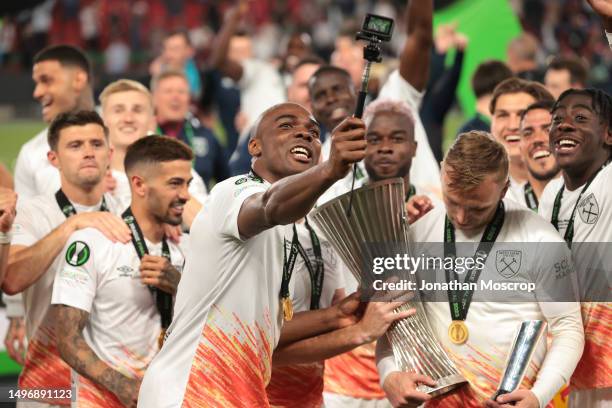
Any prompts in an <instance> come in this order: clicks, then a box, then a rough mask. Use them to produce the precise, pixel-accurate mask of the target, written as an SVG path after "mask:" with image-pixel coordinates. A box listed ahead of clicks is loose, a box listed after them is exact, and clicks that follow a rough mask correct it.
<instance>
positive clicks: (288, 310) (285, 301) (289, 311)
mask: <svg viewBox="0 0 612 408" xmlns="http://www.w3.org/2000/svg"><path fill="white" fill-rule="evenodd" d="M281 304H282V305H283V316H284V317H285V320H286V321H289V320H291V319H293V303H292V302H291V299H290V298H289V297H288V296H287V297H284V298H282V299H281Z"/></svg>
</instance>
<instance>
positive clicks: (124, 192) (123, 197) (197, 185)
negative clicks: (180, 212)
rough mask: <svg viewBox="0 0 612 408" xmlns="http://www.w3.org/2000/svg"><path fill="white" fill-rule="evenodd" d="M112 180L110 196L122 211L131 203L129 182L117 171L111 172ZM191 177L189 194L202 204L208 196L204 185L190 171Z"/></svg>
mask: <svg viewBox="0 0 612 408" xmlns="http://www.w3.org/2000/svg"><path fill="white" fill-rule="evenodd" d="M112 173H113V178H114V179H115V182H116V183H117V184H116V186H115V189H114V190H113V191H112V192H111V194H112V196H113V197H114V198H115V200H117V201H118V202H119V204H120V207H121V208H123V209H124V210H125V209H126V208H128V207H129V206H130V203H131V202H132V190H131V189H130V180H129V179H128V176H127V174H126V173H125V172H123V171H119V170H112ZM191 176H192V177H193V180H191V183H190V184H189V194H191V196H192V197H193V198H195V199H196V200H198V201H199V202H200V203H203V202H204V199H205V198H206V196H207V195H208V192H207V191H206V185H205V184H204V180H202V177H200V175H199V174H198V173H197V172H196V171H195V170H194V169H191Z"/></svg>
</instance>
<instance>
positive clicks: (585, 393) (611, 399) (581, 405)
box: [568, 388, 612, 408]
mask: <svg viewBox="0 0 612 408" xmlns="http://www.w3.org/2000/svg"><path fill="white" fill-rule="evenodd" d="M568 406H569V408H612V388H595V389H592V390H577V389H575V388H572V390H571V392H570V394H569V399H568Z"/></svg>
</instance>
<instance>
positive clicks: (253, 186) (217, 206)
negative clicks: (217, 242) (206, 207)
mask: <svg viewBox="0 0 612 408" xmlns="http://www.w3.org/2000/svg"><path fill="white" fill-rule="evenodd" d="M224 183H225V182H224ZM268 187H269V185H268V184H265V183H264V182H263V181H262V182H260V181H257V180H254V179H253V178H251V177H248V176H242V177H239V178H235V179H229V181H227V183H226V184H224V185H223V186H222V188H221V189H220V190H217V191H216V194H218V197H216V199H215V200H214V202H213V201H212V199H211V205H213V207H212V208H211V216H212V217H214V219H218V220H219V221H220V222H219V224H218V225H219V228H220V232H221V234H223V235H228V236H230V237H232V238H235V239H238V240H240V241H242V240H243V239H242V237H241V236H240V232H239V231H238V214H240V209H241V208H242V203H244V201H245V200H246V199H247V198H249V197H250V196H252V195H254V194H257V193H263V192H265V191H266V190H267V189H268Z"/></svg>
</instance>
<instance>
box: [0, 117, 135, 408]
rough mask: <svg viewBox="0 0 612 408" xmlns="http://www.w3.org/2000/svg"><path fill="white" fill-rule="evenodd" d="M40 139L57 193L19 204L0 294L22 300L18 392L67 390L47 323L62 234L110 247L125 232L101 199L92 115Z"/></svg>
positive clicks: (104, 148)
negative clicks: (97, 237) (91, 236)
mask: <svg viewBox="0 0 612 408" xmlns="http://www.w3.org/2000/svg"><path fill="white" fill-rule="evenodd" d="M48 134H49V140H48V143H49V146H51V151H50V152H49V153H48V157H49V161H50V162H51V163H52V165H53V166H55V167H56V168H57V169H58V170H59V174H60V178H61V187H60V188H59V189H58V190H57V191H56V192H55V193H54V194H44V195H40V196H37V197H34V198H31V199H29V200H27V201H20V202H19V205H18V214H17V217H16V219H15V223H14V225H13V239H12V243H11V248H10V253H9V264H8V268H7V275H6V279H5V281H4V283H3V286H2V289H3V290H4V291H5V292H7V293H9V294H14V293H21V292H23V299H24V309H25V310H24V311H25V334H26V335H27V338H28V340H29V343H28V349H27V353H26V357H25V364H24V368H23V371H22V372H21V375H20V377H19V385H20V387H21V388H22V389H47V388H56V389H69V388H70V370H69V368H68V366H67V365H66V364H65V363H64V362H63V361H62V359H61V358H60V356H59V353H58V351H57V342H56V333H55V330H54V327H53V322H52V320H51V319H50V317H49V316H50V314H49V309H50V306H51V292H52V288H53V279H54V278H55V274H56V271H57V268H58V266H59V264H60V263H61V260H62V259H61V258H62V257H61V256H58V255H60V251H61V249H62V248H63V246H64V245H65V244H66V241H67V240H68V237H69V236H70V234H72V233H73V232H75V231H78V230H81V229H84V228H90V227H93V228H97V229H99V230H100V231H101V232H102V233H104V234H105V235H106V236H108V237H109V239H112V240H115V241H122V242H129V239H130V232H129V229H128V228H127V227H126V226H125V225H124V224H123V222H122V221H121V219H120V218H119V217H117V216H116V215H113V213H115V214H116V213H117V212H118V211H119V209H118V208H117V204H116V203H115V202H114V200H113V199H112V198H111V197H110V196H109V195H105V194H104V183H103V177H104V174H105V173H106V169H107V168H108V163H109V159H110V146H109V143H108V135H107V132H106V129H105V128H104V123H103V122H102V119H101V118H100V116H99V115H98V114H97V113H96V112H93V111H79V112H76V113H63V114H60V115H58V116H57V117H56V118H55V120H54V121H53V122H52V123H51V125H50V126H49V133H48ZM48 402H49V403H51V404H57V403H60V402H62V403H66V402H67V401H65V400H64V401H57V400H55V401H48Z"/></svg>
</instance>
